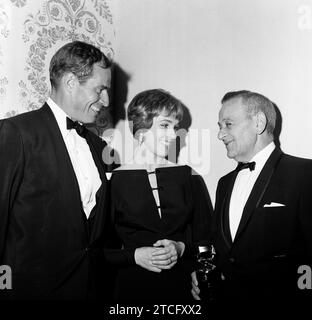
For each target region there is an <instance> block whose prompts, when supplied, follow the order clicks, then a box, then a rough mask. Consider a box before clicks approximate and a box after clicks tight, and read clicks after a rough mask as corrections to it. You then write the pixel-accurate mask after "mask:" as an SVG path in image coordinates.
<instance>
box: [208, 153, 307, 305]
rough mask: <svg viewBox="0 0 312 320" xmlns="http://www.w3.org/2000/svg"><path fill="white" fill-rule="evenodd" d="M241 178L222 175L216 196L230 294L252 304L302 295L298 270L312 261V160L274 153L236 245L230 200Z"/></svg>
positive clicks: (221, 262) (244, 216) (220, 260)
mask: <svg viewBox="0 0 312 320" xmlns="http://www.w3.org/2000/svg"><path fill="white" fill-rule="evenodd" d="M236 175H237V172H236V171H232V172H230V173H229V174H227V175H226V176H224V177H222V178H221V179H220V181H219V183H218V187H217V193H216V206H215V215H214V228H215V230H214V235H215V245H216V251H217V255H218V259H217V261H218V265H219V267H220V269H221V271H222V273H223V275H224V277H225V281H224V282H223V285H224V286H225V294H226V295H229V296H230V297H232V298H233V297H234V298H243V299H249V300H250V299H254V298H255V297H257V296H259V297H260V298H261V299H265V298H268V299H269V297H271V298H272V297H276V296H277V295H279V296H280V295H283V296H288V297H290V294H292V293H294V292H298V287H297V280H298V278H299V276H300V275H298V273H297V268H298V266H299V265H300V264H310V263H311V261H312V260H311V255H312V160H307V159H301V158H296V157H293V156H290V155H286V154H284V153H282V152H281V150H280V149H278V148H276V149H275V150H274V151H273V153H272V154H271V156H270V157H269V159H268V160H267V162H266V164H265V166H264V168H263V169H262V171H261V173H260V175H259V177H258V179H257V181H256V183H255V185H254V187H253V189H252V191H251V194H250V196H249V198H248V200H247V203H246V205H245V208H244V210H243V214H242V218H241V221H240V224H239V227H238V230H237V234H236V236H235V239H234V241H233V240H232V239H231V234H230V229H229V201H230V197H231V193H232V189H233V185H234V182H235V178H236ZM273 202H274V203H278V204H280V205H281V206H272V203H273ZM270 204H271V205H270ZM310 266H311V264H310ZM296 294H297V293H296Z"/></svg>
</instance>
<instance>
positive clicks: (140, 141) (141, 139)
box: [139, 134, 144, 147]
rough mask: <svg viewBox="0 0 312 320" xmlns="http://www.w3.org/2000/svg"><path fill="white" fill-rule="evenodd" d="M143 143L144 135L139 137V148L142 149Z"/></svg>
mask: <svg viewBox="0 0 312 320" xmlns="http://www.w3.org/2000/svg"><path fill="white" fill-rule="evenodd" d="M143 141H144V136H143V134H140V135H139V146H140V147H141V145H142V143H143Z"/></svg>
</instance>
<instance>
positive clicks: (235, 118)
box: [218, 98, 257, 162]
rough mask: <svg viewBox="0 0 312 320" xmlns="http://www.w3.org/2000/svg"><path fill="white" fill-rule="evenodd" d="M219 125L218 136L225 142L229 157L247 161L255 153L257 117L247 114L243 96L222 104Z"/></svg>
mask: <svg viewBox="0 0 312 320" xmlns="http://www.w3.org/2000/svg"><path fill="white" fill-rule="evenodd" d="M218 125H219V128H220V130H219V133H218V138H219V139H220V140H222V141H223V143H224V144H225V147H226V150H227V156H228V157H229V158H231V159H235V160H236V161H241V162H247V161H249V160H250V159H251V158H252V157H253V156H254V155H255V153H256V152H255V145H256V141H257V130H256V119H255V117H253V116H252V117H249V116H248V115H247V107H246V106H244V105H243V103H242V99H241V98H233V99H230V100H228V101H226V102H225V103H224V104H223V105H222V108H221V110H220V112H219V122H218Z"/></svg>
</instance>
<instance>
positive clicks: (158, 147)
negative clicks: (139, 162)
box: [143, 114, 179, 158]
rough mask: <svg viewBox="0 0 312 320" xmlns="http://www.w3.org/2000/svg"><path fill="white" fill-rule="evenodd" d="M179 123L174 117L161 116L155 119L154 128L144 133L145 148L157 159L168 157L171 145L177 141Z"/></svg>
mask: <svg viewBox="0 0 312 320" xmlns="http://www.w3.org/2000/svg"><path fill="white" fill-rule="evenodd" d="M178 123H179V121H178V120H177V119H176V118H175V117H172V116H166V115H164V114H160V115H159V116H157V117H155V118H154V119H153V125H152V127H151V128H150V129H149V130H147V131H146V132H145V133H144V140H143V143H144V145H145V147H146V148H147V149H148V150H149V151H150V152H151V153H153V154H154V155H155V156H156V157H160V158H165V157H167V156H168V153H169V148H170V145H171V144H172V143H173V142H174V141H175V140H176V136H177V135H176V129H177V125H178Z"/></svg>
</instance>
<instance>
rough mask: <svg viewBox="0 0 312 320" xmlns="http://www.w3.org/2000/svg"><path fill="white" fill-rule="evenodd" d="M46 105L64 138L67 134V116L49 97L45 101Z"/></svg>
mask: <svg viewBox="0 0 312 320" xmlns="http://www.w3.org/2000/svg"><path fill="white" fill-rule="evenodd" d="M47 104H48V105H49V107H50V109H51V110H52V112H53V114H54V117H55V119H56V122H57V124H58V126H59V128H60V130H61V133H62V136H63V137H65V136H66V135H67V134H68V132H69V131H68V130H67V125H66V117H67V114H66V113H65V112H64V111H63V109H61V108H60V107H59V106H58V105H57V104H56V103H55V102H54V101H53V100H52V99H51V98H50V97H49V98H48V99H47Z"/></svg>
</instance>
